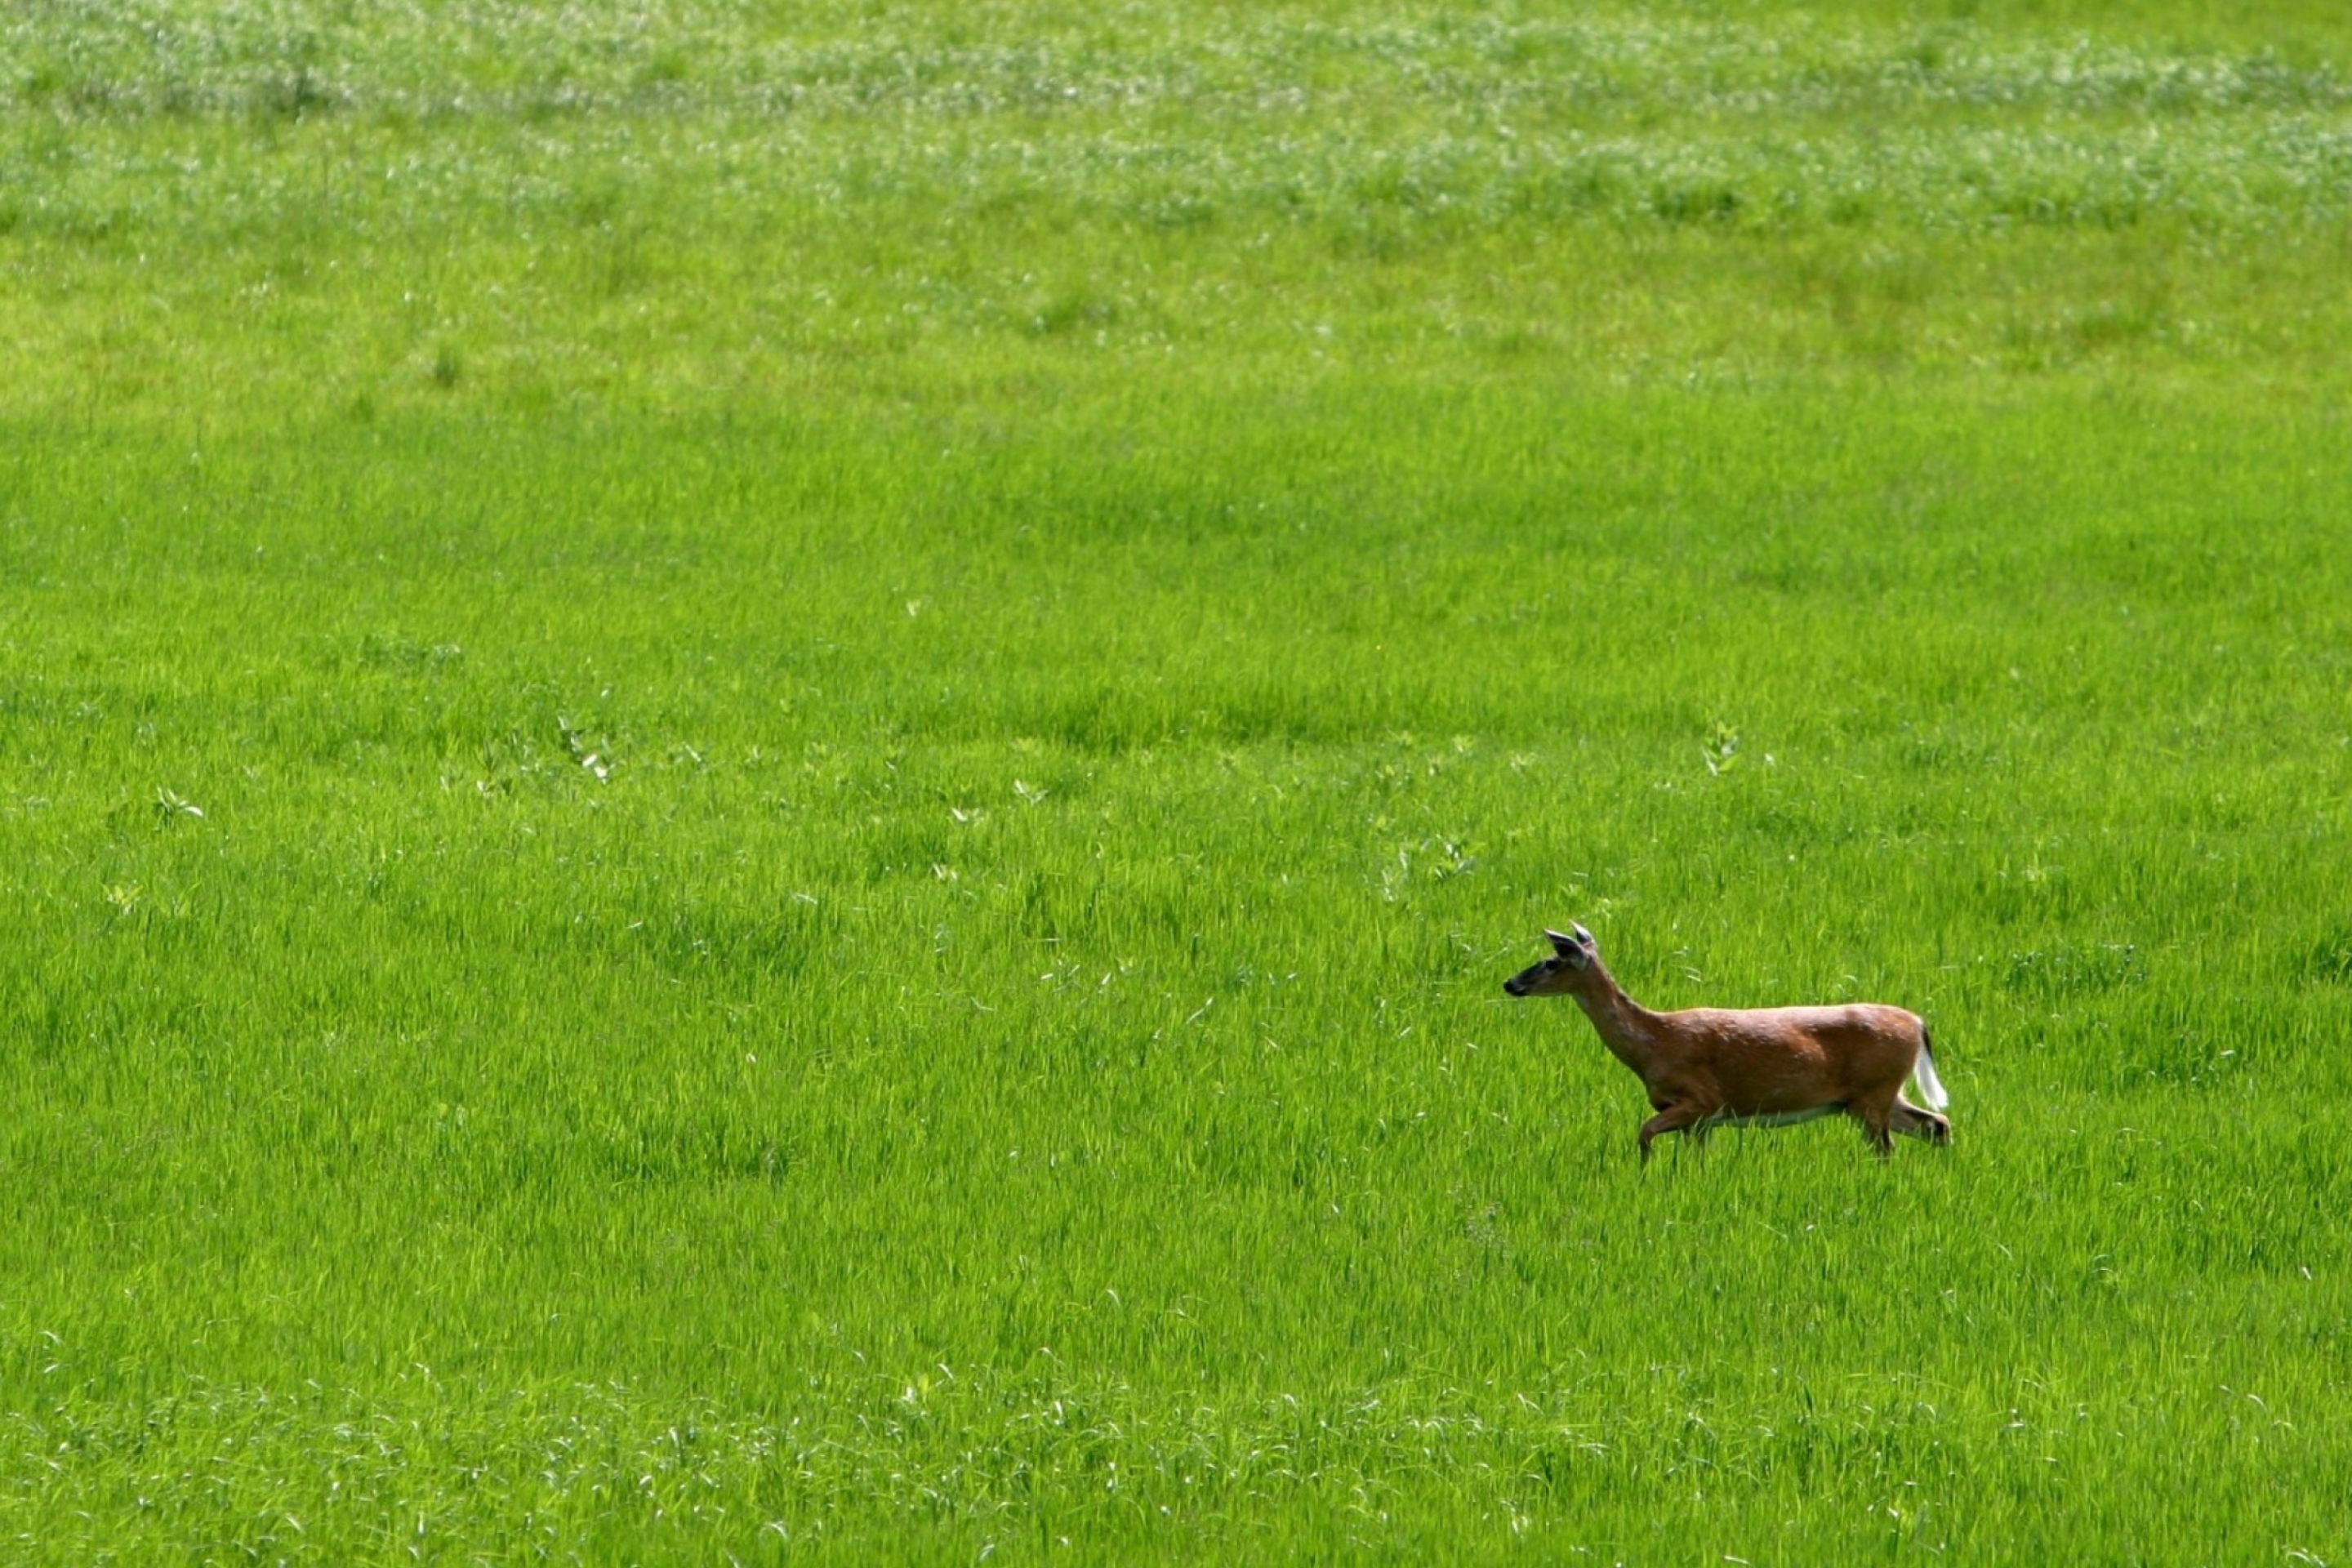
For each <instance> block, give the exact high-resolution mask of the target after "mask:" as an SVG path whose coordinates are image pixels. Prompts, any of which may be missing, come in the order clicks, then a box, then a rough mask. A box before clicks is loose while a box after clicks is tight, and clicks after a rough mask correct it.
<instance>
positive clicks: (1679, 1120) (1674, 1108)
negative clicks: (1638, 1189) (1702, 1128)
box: [1642, 1100, 1713, 1165]
mask: <svg viewBox="0 0 2352 1568" xmlns="http://www.w3.org/2000/svg"><path fill="white" fill-rule="evenodd" d="M1712 1109H1713V1108H1712V1107H1711V1106H1708V1105H1707V1104H1706V1103H1705V1102H1704V1101H1701V1100H1677V1101H1675V1103H1674V1104H1672V1105H1669V1106H1667V1107H1665V1108H1664V1110H1660V1111H1659V1112H1658V1113H1657V1114H1656V1115H1655V1116H1653V1117H1651V1118H1650V1119H1649V1120H1648V1121H1644V1122H1643V1123H1642V1163H1643V1164H1644V1165H1646V1164H1648V1163H1650V1140H1651V1139H1653V1138H1655V1137H1657V1136H1658V1135H1659V1134H1660V1133H1662V1132H1684V1131H1689V1130H1690V1129H1691V1128H1693V1127H1695V1126H1696V1125H1697V1124H1698V1123H1699V1122H1701V1121H1706V1114H1707V1112H1708V1111H1709V1110H1712Z"/></svg>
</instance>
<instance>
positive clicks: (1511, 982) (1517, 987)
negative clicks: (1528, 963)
mask: <svg viewBox="0 0 2352 1568" xmlns="http://www.w3.org/2000/svg"><path fill="white" fill-rule="evenodd" d="M1503 989H1504V990H1506V991H1507V992H1509V993H1510V994H1512V995H1514V996H1520V995H1525V994H1526V993H1527V987H1526V986H1524V985H1521V984H1519V977H1518V976H1517V975H1516V974H1514V975H1512V976H1511V977H1510V978H1509V979H1508V980H1506V981H1504V982H1503Z"/></svg>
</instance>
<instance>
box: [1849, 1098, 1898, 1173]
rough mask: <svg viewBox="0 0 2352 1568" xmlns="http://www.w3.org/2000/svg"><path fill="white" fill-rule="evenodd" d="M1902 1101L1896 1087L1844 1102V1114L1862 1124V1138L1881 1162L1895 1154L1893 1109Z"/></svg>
mask: <svg viewBox="0 0 2352 1568" xmlns="http://www.w3.org/2000/svg"><path fill="white" fill-rule="evenodd" d="M1902 1099H1903V1090H1902V1089H1901V1088H1900V1086H1898V1087H1896V1088H1895V1089H1885V1090H1882V1091H1874V1092H1872V1093H1869V1094H1858V1095H1856V1096H1854V1097H1853V1099H1852V1100H1849V1101H1847V1102H1846V1108H1845V1110H1846V1114H1847V1115H1849V1116H1851V1117H1853V1119H1854V1120H1855V1121H1859V1122H1861V1123H1862V1131H1863V1136H1864V1137H1865V1138H1867V1139H1868V1140H1869V1141H1870V1148H1871V1152H1873V1153H1874V1154H1876V1155H1877V1156H1878V1157H1879V1158H1880V1159H1882V1160H1884V1159H1885V1158H1886V1157H1887V1156H1888V1155H1890V1154H1892V1153H1894V1152H1895V1106H1896V1105H1898V1104H1900V1103H1901V1101H1902Z"/></svg>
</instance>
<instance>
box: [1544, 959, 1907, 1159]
mask: <svg viewBox="0 0 2352 1568" xmlns="http://www.w3.org/2000/svg"><path fill="white" fill-rule="evenodd" d="M1544 937H1545V939H1546V940H1547V941H1549V942H1550V943H1551V945H1552V954H1553V956H1551V957H1549V958H1547V959H1545V960H1543V961H1542V962H1541V963H1537V964H1534V965H1532V966H1530V967H1528V968H1527V969H1525V970H1522V971H1521V972H1520V973H1517V974H1514V975H1513V976H1511V978H1509V979H1508V980H1506V981H1505V982H1503V989H1504V990H1505V991H1507V992H1509V993H1510V994H1512V995H1514V996H1573V997H1574V998H1576V1001H1577V1004H1578V1005H1580V1006H1581V1007H1582V1008H1583V1009H1584V1013H1585V1016H1587V1017H1589V1018H1591V1020H1592V1026H1593V1027H1594V1028H1595V1029H1597V1030H1598V1031H1600V1034H1601V1044H1602V1045H1604V1046H1607V1047H1609V1050H1610V1053H1611V1054H1612V1056H1614V1057H1615V1058H1617V1059H1618V1060H1619V1061H1621V1062H1623V1063H1624V1064H1625V1065H1626V1066H1627V1067H1629V1068H1633V1073H1634V1076H1635V1077H1637V1078H1639V1079H1641V1080H1642V1086H1643V1088H1644V1089H1647V1090H1649V1094H1650V1107H1651V1109H1652V1110H1654V1111H1656V1112H1657V1114H1656V1115H1654V1116H1653V1117H1651V1118H1650V1119H1649V1120H1648V1121H1644V1122H1643V1123H1642V1135H1641V1136H1642V1163H1643V1164H1645V1165H1646V1164H1648V1163H1650V1143H1651V1141H1652V1140H1653V1139H1655V1138H1657V1137H1659V1136H1660V1135H1662V1134H1664V1133H1667V1132H1680V1133H1682V1134H1684V1135H1685V1137H1687V1138H1689V1139H1690V1140H1691V1141H1692V1142H1693V1143H1695V1144H1704V1143H1705V1142H1706V1135H1707V1133H1708V1132H1709V1131H1711V1130H1713V1129H1714V1128H1717V1127H1720V1126H1724V1125H1726V1124H1729V1125H1732V1126H1751V1127H1782V1126H1787V1125H1789V1124H1790V1123H1792V1122H1798V1121H1812V1120H1813V1119H1814V1118H1815V1117H1820V1116H1828V1115H1830V1114H1832V1112H1834V1111H1841V1110H1842V1111H1843V1112H1845V1113H1846V1114H1847V1115H1848V1116H1851V1117H1853V1119H1854V1120H1855V1121H1859V1122H1861V1123H1862V1126H1863V1131H1864V1133H1865V1134H1866V1135H1867V1136H1868V1138H1869V1140H1870V1146H1871V1148H1872V1150H1873V1151H1874V1152H1876V1153H1877V1154H1878V1155H1879V1156H1880V1157H1881V1158H1885V1157H1886V1156H1889V1155H1891V1154H1893V1153H1894V1152H1895V1136H1894V1135H1895V1133H1897V1132H1900V1133H1903V1134H1905V1135H1906V1136H1907V1137H1912V1138H1918V1139H1922V1140H1924V1141H1925V1142H1929V1143H1932V1144H1936V1145H1937V1146H1939V1147H1940V1146H1943V1145H1948V1144H1949V1143H1950V1142H1951V1141H1952V1124H1951V1122H1950V1121H1948V1119H1946V1118H1945V1117H1943V1116H1941V1115H1939V1114H1938V1112H1940V1111H1941V1110H1943V1109H1944V1108H1945V1106H1947V1105H1948V1104H1949V1103H1950V1100H1949V1097H1948V1096H1947V1095H1946V1094H1945V1093H1944V1086H1943V1084H1942V1083H1941V1082H1940V1081H1939V1080H1938V1079H1937V1077H1936V1058H1935V1052H1934V1049H1933V1047H1931V1045H1930V1044H1929V1042H1928V1038H1927V1025H1926V1024H1925V1023H1924V1022H1922V1021H1921V1019H1920V1018H1919V1016H1918V1015H1917V1014H1916V1013H1907V1012H1906V1011H1904V1010H1903V1009H1902V1008H1900V1007H1890V1006H1887V1005H1884V1004H1881V1003H1876V1002H1853V1003H1848V1004H1846V1005H1843V1006H1833V1007H1753V1008H1733V1007H1691V1008H1686V1009H1685V1010H1684V1011H1682V1012H1679V1013H1653V1012H1651V1011H1650V1010H1649V1009H1648V1008H1647V1007H1644V1006H1643V1005H1641V1004H1640V1003H1638V1002H1636V1001H1634V1000H1633V998H1632V997H1631V996H1628V995H1627V994H1625V990H1624V987H1622V986H1621V985H1619V984H1617V982H1616V981H1615V980H1614V979H1612V978H1611V976H1610V973H1609V971H1608V970H1607V969H1606V968H1605V967H1603V966H1602V964H1601V945H1600V943H1598V942H1594V941H1593V940H1592V933H1591V931H1586V930H1585V929H1584V928H1583V927H1582V926H1580V925H1575V924H1573V923H1571V925H1570V931H1569V932H1568V933H1567V934H1562V933H1561V932H1559V931H1545V932H1544ZM1913 1078H1916V1079H1917V1080H1918V1083H1919V1097H1920V1098H1921V1099H1922V1100H1926V1101H1927V1105H1926V1106H1925V1107H1921V1106H1916V1105H1914V1104H1912V1103H1911V1102H1910V1101H1909V1100H1906V1099H1904V1098H1903V1087H1904V1082H1905V1080H1906V1079H1913Z"/></svg>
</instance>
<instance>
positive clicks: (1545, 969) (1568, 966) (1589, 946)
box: [1503, 924, 1601, 996]
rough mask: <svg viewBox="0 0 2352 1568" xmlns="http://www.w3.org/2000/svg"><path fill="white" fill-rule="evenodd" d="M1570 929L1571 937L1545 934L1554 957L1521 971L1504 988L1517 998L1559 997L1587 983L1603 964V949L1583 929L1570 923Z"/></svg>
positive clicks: (1504, 983) (1506, 982)
mask: <svg viewBox="0 0 2352 1568" xmlns="http://www.w3.org/2000/svg"><path fill="white" fill-rule="evenodd" d="M1568 929H1569V933H1570V934H1563V933H1561V932H1559V931H1546V932H1544V940H1546V941H1547V942H1550V943H1551V947H1552V956H1551V957H1549V958H1547V959H1545V960H1544V961H1543V962H1542V963H1538V964H1535V965H1533V966H1531V967H1529V968H1527V969H1522V970H1520V971H1519V972H1518V973H1517V974H1514V975H1512V976H1511V977H1510V978H1509V979H1508V980H1506V981H1504V982H1503V989H1504V990H1506V991H1507V992H1509V993H1510V994H1512V995H1514V996H1558V995H1560V994H1564V993H1566V992H1570V991H1574V990H1575V989H1576V988H1577V987H1578V986H1580V985H1581V984H1583V983H1584V977H1585V976H1586V975H1587V974H1588V973H1591V971H1592V969H1593V968H1594V966H1595V965H1597V964H1598V963H1600V962H1601V946H1600V944H1599V943H1598V942H1594V941H1593V940H1592V933H1591V931H1587V930H1585V929H1584V928H1583V927H1582V926H1580V925H1575V924H1570V927H1569V928H1568Z"/></svg>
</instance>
